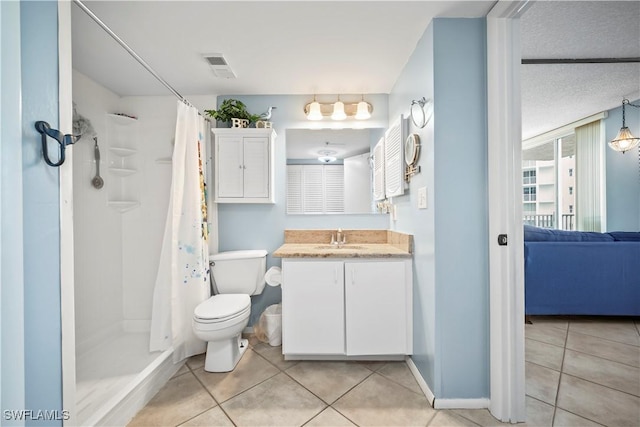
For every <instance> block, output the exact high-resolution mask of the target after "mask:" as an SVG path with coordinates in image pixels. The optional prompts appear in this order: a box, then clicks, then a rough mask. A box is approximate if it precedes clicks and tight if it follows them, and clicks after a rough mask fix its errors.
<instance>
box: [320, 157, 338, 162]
mask: <svg viewBox="0 0 640 427" xmlns="http://www.w3.org/2000/svg"><path fill="white" fill-rule="evenodd" d="M318 160H320V161H321V162H322V163H331V162H335V161H336V158H335V157H333V156H320V157H318Z"/></svg>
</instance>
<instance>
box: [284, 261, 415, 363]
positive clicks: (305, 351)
mask: <svg viewBox="0 0 640 427" xmlns="http://www.w3.org/2000/svg"><path fill="white" fill-rule="evenodd" d="M411 265H412V262H411V260H407V259H402V260H389V259H369V260H366V261H361V260H353V261H352V260H346V259H341V260H339V261H327V260H311V259H302V260H298V259H284V260H283V261H282V273H283V281H282V321H283V324H282V333H283V347H282V352H283V354H284V355H285V356H286V357H287V358H288V359H296V358H307V359H308V358H316V359H324V358H342V359H348V358H350V357H356V358H358V357H365V358H366V357H368V356H371V357H382V358H385V356H386V357H388V356H404V355H407V354H411V353H412V349H413V328H412V322H413V317H412V304H413V303H412V274H411ZM328 356H331V357H328Z"/></svg>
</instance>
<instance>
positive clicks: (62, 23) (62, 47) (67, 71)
mask: <svg viewBox="0 0 640 427" xmlns="http://www.w3.org/2000/svg"><path fill="white" fill-rule="evenodd" d="M71 3H72V2H70V1H66V0H59V1H58V111H59V113H58V114H59V120H60V123H59V127H60V131H61V132H62V133H63V134H71V133H73V79H72V73H73V71H72V62H71ZM73 151H74V150H73V148H72V147H71V149H69V150H67V152H66V159H65V162H64V163H63V164H62V166H60V178H59V179H60V181H59V186H60V305H61V307H60V312H61V328H62V334H61V335H62V337H61V340H62V342H61V348H62V407H63V408H64V409H65V410H67V411H68V414H69V416H70V417H69V419H66V420H63V425H75V414H76V328H75V305H74V304H75V297H74V292H75V283H74V257H73V252H74V250H73Z"/></svg>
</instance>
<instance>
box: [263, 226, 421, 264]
mask: <svg viewBox="0 0 640 427" xmlns="http://www.w3.org/2000/svg"><path fill="white" fill-rule="evenodd" d="M343 232H344V234H345V236H346V239H347V243H346V244H344V245H332V244H330V243H328V242H330V241H331V234H333V233H335V230H285V242H284V244H283V245H282V246H280V247H279V248H278V249H277V250H276V251H275V252H274V253H273V256H274V257H278V258H411V257H412V253H411V252H412V246H413V236H411V235H408V234H403V233H398V232H395V231H390V230H344V231H343ZM323 242H324V243H323Z"/></svg>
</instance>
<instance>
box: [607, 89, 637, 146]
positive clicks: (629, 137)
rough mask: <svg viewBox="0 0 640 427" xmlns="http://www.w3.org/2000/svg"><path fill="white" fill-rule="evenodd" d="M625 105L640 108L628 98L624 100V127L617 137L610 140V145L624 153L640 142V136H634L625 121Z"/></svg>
mask: <svg viewBox="0 0 640 427" xmlns="http://www.w3.org/2000/svg"><path fill="white" fill-rule="evenodd" d="M625 105H630V106H632V107H636V108H640V105H635V104H631V103H630V102H629V100H628V99H626V98H624V99H623V100H622V127H621V128H620V132H618V135H616V137H615V138H613V139H612V140H611V141H609V147H611V148H613V149H614V150H616V151H621V152H622V154H624V153H625V152H626V151H629V150H631V149H632V148H634V147H635V146H636V145H638V143H640V138H636V137H635V136H633V134H632V133H631V131H630V130H629V128H628V127H627V125H626V123H625V115H624V106H625Z"/></svg>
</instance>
